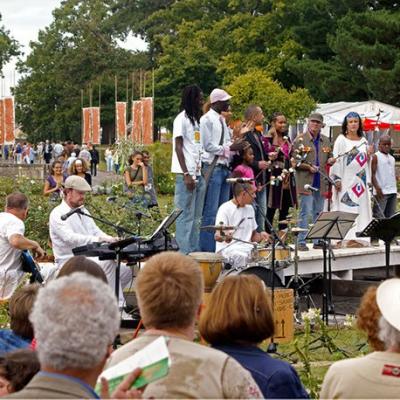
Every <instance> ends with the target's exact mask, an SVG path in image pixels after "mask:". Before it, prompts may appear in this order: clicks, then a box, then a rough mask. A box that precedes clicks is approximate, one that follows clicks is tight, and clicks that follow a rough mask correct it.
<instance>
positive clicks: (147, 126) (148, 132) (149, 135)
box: [142, 97, 153, 145]
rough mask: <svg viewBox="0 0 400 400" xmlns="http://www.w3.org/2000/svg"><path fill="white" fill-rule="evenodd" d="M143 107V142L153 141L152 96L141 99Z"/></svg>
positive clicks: (150, 142)
mask: <svg viewBox="0 0 400 400" xmlns="http://www.w3.org/2000/svg"><path fill="white" fill-rule="evenodd" d="M142 108H143V144H145V145H147V144H152V143H153V98H152V97H144V98H143V99H142Z"/></svg>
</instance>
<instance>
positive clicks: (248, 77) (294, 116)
mask: <svg viewBox="0 0 400 400" xmlns="http://www.w3.org/2000/svg"><path fill="white" fill-rule="evenodd" d="M227 89H228V92H229V93H230V94H231V95H232V99H231V104H232V108H233V111H234V113H235V116H236V117H239V118H240V117H242V115H241V113H242V112H243V110H245V109H246V108H247V106H249V105H250V104H257V105H259V106H260V107H261V108H262V109H263V111H264V113H265V115H266V116H270V115H272V113H274V112H275V111H280V112H283V113H284V114H285V116H286V117H287V118H288V121H289V122H291V123H295V122H296V121H297V120H298V119H304V118H305V117H306V116H307V115H309V114H310V112H311V111H312V110H314V109H315V106H316V104H315V101H314V100H313V99H312V98H311V96H310V95H309V94H308V92H307V90H306V89H301V88H300V89H293V90H291V91H287V90H286V89H284V88H283V87H282V85H280V84H279V83H278V82H276V81H274V80H273V79H271V77H270V76H268V74H266V73H265V72H264V71H262V70H259V69H253V70H250V71H248V72H247V73H246V74H243V75H240V76H238V77H237V78H236V79H235V80H234V81H233V82H232V83H231V84H230V85H229V86H228V88H227Z"/></svg>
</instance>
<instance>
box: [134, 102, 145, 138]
mask: <svg viewBox="0 0 400 400" xmlns="http://www.w3.org/2000/svg"><path fill="white" fill-rule="evenodd" d="M142 130H143V118H142V102H141V101H140V100H138V101H134V102H132V133H131V139H132V141H133V143H138V144H141V143H142Z"/></svg>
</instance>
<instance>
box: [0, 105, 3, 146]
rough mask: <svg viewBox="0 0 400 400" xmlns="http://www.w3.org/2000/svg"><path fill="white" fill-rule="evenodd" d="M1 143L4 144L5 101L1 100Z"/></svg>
mask: <svg viewBox="0 0 400 400" xmlns="http://www.w3.org/2000/svg"><path fill="white" fill-rule="evenodd" d="M0 144H4V101H3V100H0Z"/></svg>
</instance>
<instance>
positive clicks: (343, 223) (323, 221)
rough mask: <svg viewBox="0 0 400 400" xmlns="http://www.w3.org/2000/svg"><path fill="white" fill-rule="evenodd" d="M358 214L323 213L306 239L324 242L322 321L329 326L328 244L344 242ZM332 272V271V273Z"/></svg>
mask: <svg viewBox="0 0 400 400" xmlns="http://www.w3.org/2000/svg"><path fill="white" fill-rule="evenodd" d="M357 216H358V214H353V213H346V212H340V211H332V212H322V213H321V214H320V215H319V217H318V218H317V220H316V221H315V224H314V226H313V227H312V228H311V229H310V231H309V232H308V235H307V237H306V239H320V240H321V239H322V240H323V248H322V253H323V291H322V319H323V321H324V322H325V323H326V324H327V325H328V322H329V321H328V314H329V307H328V296H329V297H330V296H331V293H332V280H331V279H332V278H331V273H330V274H329V275H330V277H329V279H328V244H327V241H328V240H329V239H337V240H343V239H344V237H345V236H346V234H347V232H348V231H349V230H350V228H351V227H352V225H353V224H354V221H355V219H356V218H357ZM330 272H331V271H330Z"/></svg>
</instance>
